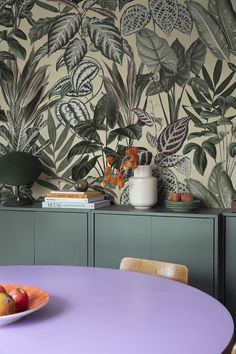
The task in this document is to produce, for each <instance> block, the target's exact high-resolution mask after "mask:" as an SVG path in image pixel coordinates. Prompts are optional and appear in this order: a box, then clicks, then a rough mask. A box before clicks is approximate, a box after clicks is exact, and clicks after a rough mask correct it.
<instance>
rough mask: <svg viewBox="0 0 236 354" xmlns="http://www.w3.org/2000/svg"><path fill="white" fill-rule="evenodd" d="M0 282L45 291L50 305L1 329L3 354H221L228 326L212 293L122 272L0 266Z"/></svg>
mask: <svg viewBox="0 0 236 354" xmlns="http://www.w3.org/2000/svg"><path fill="white" fill-rule="evenodd" d="M0 282H1V284H4V283H5V284H6V283H8V284H9V283H13V284H21V285H30V286H33V287H38V288H42V289H44V290H45V291H47V292H48V293H49V295H50V300H49V303H48V304H47V305H46V306H45V307H44V308H42V309H40V310H39V311H37V312H34V313H32V314H30V315H29V316H27V317H24V318H22V319H21V320H19V321H18V322H15V323H12V324H9V325H5V326H1V327H0V353H1V354H13V353H20V354H67V353H68V354H126V353H127V354H128V353H129V354H144V353H147V354H151V353H157V354H171V353H175V354H190V353H191V354H220V353H228V351H227V350H226V349H227V347H228V346H229V345H230V343H232V337H233V321H232V318H231V316H230V314H229V312H228V311H227V310H226V308H225V307H224V306H223V305H222V304H221V303H219V302H218V301H217V300H215V299H214V298H212V297H210V296H209V295H207V294H205V293H203V292H201V291H199V290H197V289H195V288H193V287H190V286H186V285H184V284H181V283H178V282H175V281H171V280H167V279H164V278H160V277H155V276H151V275H146V274H141V273H134V272H125V271H120V270H112V269H103V268H86V267H69V266H65V267H63V266H1V267H0Z"/></svg>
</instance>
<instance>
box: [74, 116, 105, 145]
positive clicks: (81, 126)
mask: <svg viewBox="0 0 236 354" xmlns="http://www.w3.org/2000/svg"><path fill="white" fill-rule="evenodd" d="M75 131H76V132H77V134H78V135H79V136H81V137H82V138H84V139H87V140H90V141H95V142H97V143H101V139H100V136H99V135H98V133H97V130H96V129H95V127H94V125H93V122H91V121H87V122H79V123H78V124H77V125H76V127H75Z"/></svg>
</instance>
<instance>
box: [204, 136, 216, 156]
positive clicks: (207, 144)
mask: <svg viewBox="0 0 236 354" xmlns="http://www.w3.org/2000/svg"><path fill="white" fill-rule="evenodd" d="M202 147H203V149H204V150H205V151H206V152H207V153H208V154H209V155H210V156H211V157H212V158H213V159H214V160H215V159H216V147H215V144H213V143H212V142H211V141H209V140H205V141H204V142H203V143H202Z"/></svg>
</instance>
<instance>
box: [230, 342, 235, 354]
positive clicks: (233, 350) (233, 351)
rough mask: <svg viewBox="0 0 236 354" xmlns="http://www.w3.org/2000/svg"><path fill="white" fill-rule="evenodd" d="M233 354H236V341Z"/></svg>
mask: <svg viewBox="0 0 236 354" xmlns="http://www.w3.org/2000/svg"><path fill="white" fill-rule="evenodd" d="M231 354H236V343H235V344H234V346H233V349H232V352H231Z"/></svg>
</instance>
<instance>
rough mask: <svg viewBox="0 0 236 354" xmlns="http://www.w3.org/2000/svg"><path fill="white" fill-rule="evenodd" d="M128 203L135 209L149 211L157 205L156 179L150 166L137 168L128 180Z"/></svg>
mask: <svg viewBox="0 0 236 354" xmlns="http://www.w3.org/2000/svg"><path fill="white" fill-rule="evenodd" d="M129 202H130V204H131V205H132V206H134V207H135V208H137V209H149V208H151V207H152V206H154V205H155V204H156V203H157V179H156V178H155V177H152V168H151V166H150V165H144V166H138V167H137V168H136V169H135V170H134V176H133V177H130V179H129Z"/></svg>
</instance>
